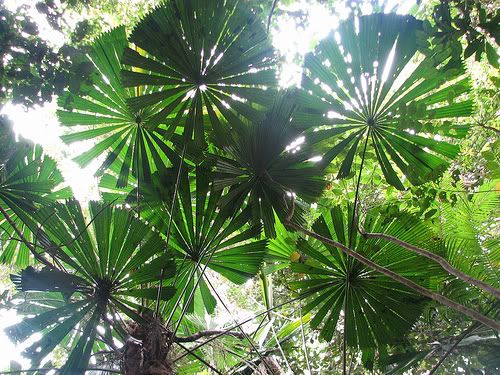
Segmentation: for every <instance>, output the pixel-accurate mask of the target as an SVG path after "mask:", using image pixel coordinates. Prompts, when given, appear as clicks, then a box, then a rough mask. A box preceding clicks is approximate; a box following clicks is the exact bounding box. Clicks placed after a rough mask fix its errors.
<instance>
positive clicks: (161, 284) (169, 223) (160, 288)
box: [137, 143, 187, 327]
mask: <svg viewBox="0 0 500 375" xmlns="http://www.w3.org/2000/svg"><path fill="white" fill-rule="evenodd" d="M185 155H186V143H184V146H183V147H182V153H181V161H180V163H179V166H178V168H177V177H176V179H175V186H174V194H173V197H172V210H171V211H170V216H169V218H168V226H167V233H166V234H165V237H166V239H165V242H166V245H165V249H166V250H167V251H168V243H169V241H170V231H171V229H172V222H173V218H174V214H175V208H176V202H177V193H178V191H179V182H180V179H181V172H182V165H183V164H184V157H185ZM137 196H139V186H137ZM137 205H138V207H139V202H137ZM186 256H187V254H186ZM164 277H165V268H162V269H161V272H160V280H159V281H158V295H157V296H156V303H155V305H156V307H155V317H158V313H159V312H160V301H161V291H162V288H163V278H164ZM175 277H176V279H177V277H178V276H177V275H176V276H175ZM174 285H175V280H174ZM169 324H170V321H167V324H166V326H167V327H168V325H169Z"/></svg>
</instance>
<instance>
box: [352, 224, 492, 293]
mask: <svg viewBox="0 0 500 375" xmlns="http://www.w3.org/2000/svg"><path fill="white" fill-rule="evenodd" d="M359 230H360V232H361V235H362V236H363V237H365V238H381V239H384V240H387V241H390V242H392V243H395V244H397V245H399V246H401V247H404V248H405V249H407V250H410V251H413V252H415V253H417V254H418V255H421V256H423V257H425V258H427V259H430V260H433V261H434V262H436V263H438V264H439V265H440V266H441V267H443V269H444V270H446V271H447V272H448V273H449V274H451V275H453V276H456V277H458V278H459V279H460V280H462V281H465V282H466V283H469V284H472V285H474V286H476V287H478V288H480V289H482V290H484V291H485V292H487V293H491V294H493V295H494V296H495V297H496V298H499V299H500V290H499V289H496V288H494V287H492V286H491V285H488V284H486V283H485V282H483V281H481V280H478V279H476V278H474V277H472V276H469V275H467V274H465V273H463V272H462V271H460V270H458V269H456V268H455V267H453V266H452V265H451V264H450V263H448V262H447V261H446V259H444V258H442V257H440V256H439V255H436V254H434V253H432V252H430V251H428V250H425V249H422V248H420V247H417V246H415V245H412V244H409V243H407V242H405V241H403V240H400V239H399V238H396V237H394V236H391V235H389V234H384V233H366V232H365V231H364V230H363V229H361V228H359Z"/></svg>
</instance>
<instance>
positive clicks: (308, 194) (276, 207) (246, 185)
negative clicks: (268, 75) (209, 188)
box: [214, 94, 324, 237]
mask: <svg viewBox="0 0 500 375" xmlns="http://www.w3.org/2000/svg"><path fill="white" fill-rule="evenodd" d="M294 103H295V101H294V96H293V94H282V95H279V96H278V97H277V98H276V99H275V101H274V104H273V107H272V108H271V109H270V110H269V111H268V112H267V114H266V117H265V118H264V119H263V120H262V121H259V122H253V123H251V124H250V125H249V126H248V127H246V128H242V129H238V130H237V131H233V132H231V133H229V134H227V135H225V136H224V138H222V137H221V138H220V139H218V146H219V147H220V148H221V149H222V151H223V153H221V154H220V155H216V156H214V159H215V162H216V171H217V173H218V174H217V179H216V187H218V188H220V189H222V188H225V187H230V189H229V192H228V193H227V194H225V195H224V196H223V197H222V200H221V205H222V206H223V207H226V206H231V207H233V209H238V208H239V207H241V205H243V203H244V202H245V201H246V200H247V199H248V205H249V206H250V208H251V211H252V220H253V221H254V223H256V224H260V223H261V222H262V223H263V224H264V231H265V233H266V236H269V237H275V236H276V231H275V228H274V226H275V213H276V215H277V216H278V217H279V218H280V220H283V219H284V218H285V216H286V215H287V213H288V206H287V202H286V196H287V195H289V196H290V195H293V194H296V195H298V196H299V197H300V198H302V199H303V200H305V201H309V202H312V201H314V200H315V199H316V198H317V197H318V196H319V195H320V194H321V192H322V191H323V187H324V181H323V179H322V178H321V171H320V170H319V169H318V168H316V167H315V166H314V163H313V162H311V161H309V159H310V158H311V157H312V156H313V154H312V151H311V150H310V148H309V147H307V146H305V145H303V144H301V143H300V141H301V140H302V139H303V137H302V133H301V131H299V130H297V128H296V127H295V125H296V124H295V114H296V105H295V104H294ZM295 213H296V215H295V216H294V218H293V219H294V220H298V221H300V220H301V219H300V213H301V209H300V207H297V210H296V211H295Z"/></svg>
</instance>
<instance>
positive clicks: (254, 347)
mask: <svg viewBox="0 0 500 375" xmlns="http://www.w3.org/2000/svg"><path fill="white" fill-rule="evenodd" d="M206 279H207V283H208V285H209V286H210V288H211V289H212V292H213V293H214V294H215V296H216V297H217V299H218V300H219V302H220V303H221V304H222V306H223V307H224V309H225V310H226V311H227V312H228V314H229V315H230V316H231V319H232V320H233V322H234V323H237V322H236V319H235V318H234V316H233V313H232V312H231V310H229V307H227V305H226V303H225V302H224V300H223V299H222V297H221V296H220V295H219V293H218V292H217V289H215V287H214V286H213V285H212V282H211V281H210V279H209V278H208V276H207V277H206ZM238 330H239V331H240V332H241V334H242V335H243V337H244V338H245V339H246V340H247V341H248V343H249V344H250V346H251V347H252V349H253V350H254V351H255V353H257V355H258V356H259V358H260V359H261V360H262V361H264V357H263V356H262V354H261V353H260V351H259V349H257V347H256V346H255V344H254V343H253V341H252V339H251V338H250V337H249V336H248V334H247V333H246V332H245V331H244V330H243V328H241V326H238ZM264 362H265V361H264ZM266 367H267V369H268V370H271V369H270V368H269V367H268V366H267V365H266Z"/></svg>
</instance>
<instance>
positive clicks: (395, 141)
mask: <svg viewBox="0 0 500 375" xmlns="http://www.w3.org/2000/svg"><path fill="white" fill-rule="evenodd" d="M422 34H423V31H422V23H421V22H420V21H418V20H416V19H415V18H414V17H412V16H400V15H396V14H372V15H368V16H362V17H359V18H354V19H349V20H347V21H345V22H343V23H342V24H341V25H340V26H339V29H338V31H335V32H332V33H331V34H330V35H329V36H328V37H327V38H326V39H324V40H322V41H321V42H320V43H319V45H318V46H317V47H316V49H315V51H314V52H312V53H310V54H308V55H307V56H306V59H305V73H304V77H303V82H302V87H303V88H304V93H303V95H302V103H301V104H302V105H303V107H304V108H303V111H302V113H301V114H298V115H297V116H296V117H297V123H299V124H301V125H302V126H303V127H305V128H307V129H309V130H310V131H311V133H310V134H309V138H310V141H311V142H313V143H316V142H322V144H323V145H324V147H325V149H326V152H325V154H324V155H323V160H322V164H323V166H324V167H326V166H328V165H329V164H330V162H332V160H333V159H335V158H336V157H337V156H339V155H340V154H341V153H342V154H343V155H345V156H344V157H343V160H342V163H341V165H340V170H339V172H338V177H339V178H343V177H346V176H348V175H349V174H350V173H351V169H352V165H353V161H354V157H355V155H356V153H357V152H359V151H360V149H364V148H365V147H366V144H367V143H369V144H370V146H371V148H372V149H373V150H374V151H375V154H376V158H377V160H378V163H379V164H380V168H381V169H382V172H383V174H384V176H385V178H386V180H387V182H388V183H390V184H391V185H393V186H395V187H397V188H398V189H403V183H402V182H401V180H400V177H399V176H398V173H397V172H396V170H395V169H394V165H396V166H397V168H398V169H399V170H400V171H401V172H402V173H403V174H404V175H405V176H406V177H407V178H408V180H409V181H410V182H411V183H412V184H414V185H419V184H422V183H424V182H426V181H429V180H432V179H435V178H436V177H438V176H439V175H440V174H441V173H442V172H443V171H444V170H445V169H446V168H447V166H448V163H447V161H446V160H445V158H448V159H451V158H454V157H455V156H456V155H457V154H458V152H459V147H458V146H456V145H453V144H450V143H447V142H445V141H440V138H441V136H446V137H455V138H463V137H465V135H466V133H467V129H468V127H467V126H466V125H459V124H456V123H452V122H451V121H455V122H456V120H457V119H458V118H461V117H467V116H470V114H471V112H472V101H471V100H468V99H467V98H466V95H465V94H466V93H467V92H468V91H469V90H470V88H471V86H470V82H469V80H468V78H465V77H464V76H463V74H464V73H465V70H464V68H463V67H462V66H458V67H450V66H449V65H448V64H447V62H448V61H449V59H450V51H449V50H436V49H434V50H431V51H430V52H429V53H428V54H427V55H426V56H424V55H423V54H421V53H419V52H418V39H419V37H421V36H422ZM312 130H314V131H312ZM339 137H340V139H339ZM363 155H364V152H363ZM363 157H364V156H363Z"/></svg>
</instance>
